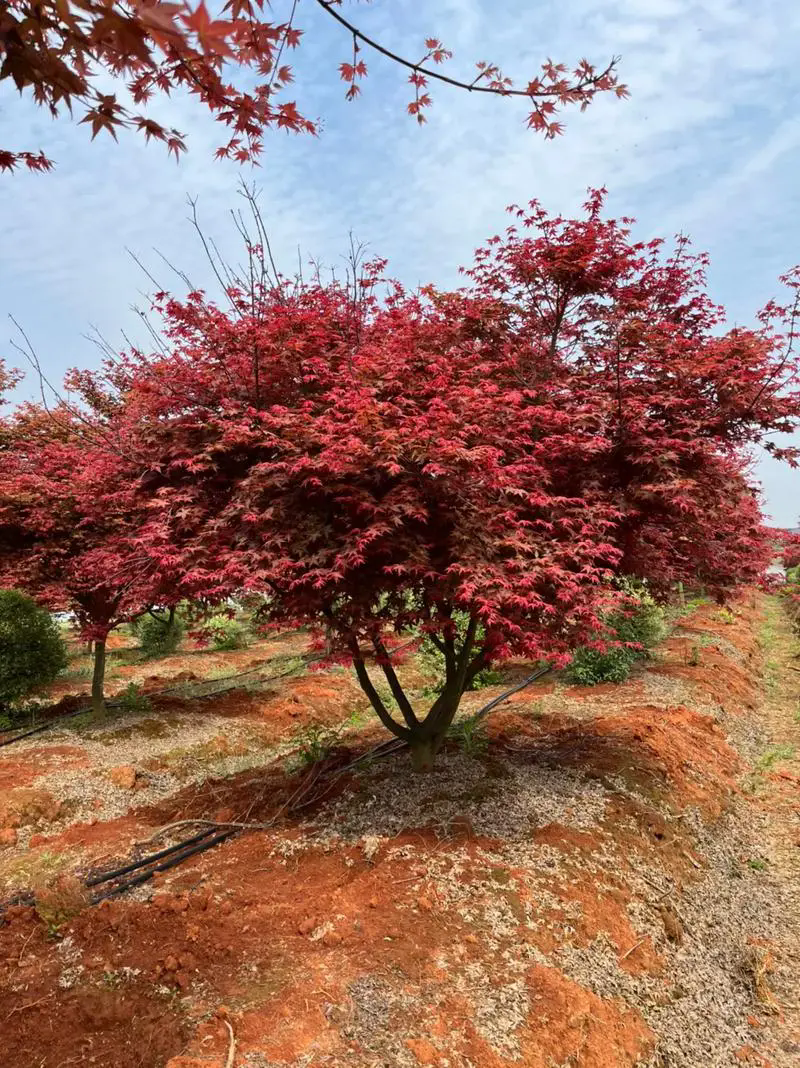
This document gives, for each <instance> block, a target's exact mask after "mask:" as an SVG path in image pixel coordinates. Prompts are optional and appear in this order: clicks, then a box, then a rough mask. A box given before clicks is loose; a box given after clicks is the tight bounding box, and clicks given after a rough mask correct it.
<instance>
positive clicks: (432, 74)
mask: <svg viewBox="0 0 800 1068" xmlns="http://www.w3.org/2000/svg"><path fill="white" fill-rule="evenodd" d="M317 3H318V4H319V6H320V7H321V8H322V10H323V11H326V12H327V13H328V14H329V15H330V16H331V18H332V19H335V20H336V21H337V22H338V23H339V24H340V25H342V26H344V28H345V29H346V30H347V31H348V33H351V34H352V35H353V37H354V38H357V39H358V40H359V41H363V42H364V44H365V45H367V46H368V47H369V48H372V49H373V50H374V51H376V52H380V54H381V55H382V56H386V58H387V59H391V60H392V61H393V62H394V63H399V64H400V66H401V67H407V68H408V70H410V71H413V72H414V73H415V74H423V75H424V76H425V77H426V78H435V79H436V81H439V82H444V83H445V84H446V85H452V86H455V88H456V89H466V90H467V92H470V93H491V94H492V95H493V96H524V97H525V98H526V99H528V100H534V99H535V98H536V97H551V96H556V97H560V96H561V95H562V93H561V91H559V90H557V89H554V88H553V89H548V88H546V87H544V86H543V87H542V88H541V89H539V90H537V91H536V92H533V93H532V92H529V91H528V90H527V89H511V88H508V87H500V86H493V85H478V84H476V83H477V79H475V80H474V81H472V82H463V81H460V80H459V79H458V78H451V77H449V75H447V74H442V73H441V72H440V71H437V70H434V69H433V68H431V67H424V66H422V64H420V63H413V62H412V61H411V60H410V59H404V58H403V56H399V55H398V54H397V53H396V52H392V51H391V50H390V49H388V48H386V47H385V46H384V45H382V44H380V43H379V42H378V41H375V40H373V39H372V38H371V37H367V35H366V34H364V33H362V32H361V30H359V29H358V27H357V26H354V25H353V23H352V22H349V21H348V20H347V19H346V18H345V17H344V15H341V14H340V13H339V12H338V11H337V10H336V9H335V7H334V6H333V4H334V0H317ZM618 62H619V56H613V57H612V59H611V62H610V63H609V64H608V66H607V67H606V68H605V70H603V71H602V72H601V73H600V74H591V75H587V77H585V78H583V79H581V81H579V82H576V83H575V85H572V86H570V87H569V91H570V92H572V93H575V92H586V91H589V92H591V91H592V89H593V87H594V86H595V85H596V84H597V83H598V82H601V81H602V80H603V79H604V78H608V77H609V76H610V75H611V73H612V71H613V70H614V69H615V67H616V65H617V63H618ZM478 77H479V78H480V77H483V72H481V74H480V75H478Z"/></svg>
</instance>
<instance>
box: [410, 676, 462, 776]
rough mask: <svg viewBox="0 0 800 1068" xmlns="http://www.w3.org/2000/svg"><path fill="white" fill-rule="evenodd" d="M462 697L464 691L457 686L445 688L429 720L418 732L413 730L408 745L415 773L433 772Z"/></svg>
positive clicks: (429, 715)
mask: <svg viewBox="0 0 800 1068" xmlns="http://www.w3.org/2000/svg"><path fill="white" fill-rule="evenodd" d="M462 696H463V690H462V689H460V688H459V687H458V685H457V684H451V685H450V686H449V687H445V689H444V690H443V691H442V693H441V694H440V696H439V698H438V700H437V701H436V703H435V704H434V706H433V708H432V709H431V711H430V712H429V713H428V716H427V718H426V719H425V720H423V722H422V723H421V724H420V726H419V728H418V729H417V730H412V732H411V733H412V737H411V739H410V741H409V743H408V745H409V749H410V750H411V766H412V768H413V769H414V771H417V772H429V771H433V764H434V761H435V759H436V754H437V753H438V752H439V750H440V749H441V748H442V745H443V744H444V742H445V739H446V738H447V732H448V731H449V730H450V726H451V724H452V722H453V720H454V719H455V715H456V712H457V711H458V706H459V705H460V704H461V698H462Z"/></svg>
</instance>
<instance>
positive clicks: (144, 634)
mask: <svg viewBox="0 0 800 1068" xmlns="http://www.w3.org/2000/svg"><path fill="white" fill-rule="evenodd" d="M132 629H133V631H134V633H135V635H136V637H137V638H138V640H139V648H140V649H141V650H142V652H143V653H144V655H145V656H148V657H149V656H167V655H168V654H169V653H174V652H175V650H176V649H177V648H178V646H179V645H180V644H181V640H182V639H183V635H184V633H185V627H184V625H183V620H182V619H181V617H180V616H179V615H177V613H176V615H175V616H174V618H173V620H172V622H171V623H170V621H169V619H168V618H167V617H161V616H152V615H150V613H149V612H146V613H145V614H144V615H143V616H140V617H139V618H138V619H137V620H136V621H135V624H134V625H133V626H132Z"/></svg>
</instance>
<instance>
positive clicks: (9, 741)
mask: <svg viewBox="0 0 800 1068" xmlns="http://www.w3.org/2000/svg"><path fill="white" fill-rule="evenodd" d="M323 659H324V656H316V657H312V658H311V659H309V660H307V661H306V666H307V665H308V664H314V663H316V662H317V661H318V660H323ZM263 669H264V665H263V664H259V665H258V667H254V668H250V669H249V670H247V671H239V672H237V673H236V674H235V675H226V676H225V677H224V678H221V679H205V680H204V679H197V685H202V684H203V682H217V683H220V682H230V680H231V679H240V678H243V677H244V676H245V675H253V674H254V673H255V672H256V671H263ZM294 674H295V669H294V668H292V669H291V670H289V671H281V672H279V673H278V674H277V675H270V677H269V678H267V679H264V680H263V681H264V682H276V681H277V680H278V679H285V678H287V677H288V676H290V675H294ZM183 685H185V684H179V685H178V686H168V687H166V688H165V689H163V690H151V691H150V692H149V693H146V694H144V696H145V697H147V698H150V697H160V696H161V695H162V694H165V693H172V692H173V691H174V690H179V689H181V688H182V686H183ZM224 692H225V691H224V689H220V690H213V691H212V692H211V693H206V694H199V695H198V696H197V698H195V700H203V699H204V698H207V697H217V696H219V694H220V693H224ZM106 703H107V705H108V707H109V708H115V707H116V706H117V705H118V704H119V701H108V702H106ZM85 712H91V708H89V707H88V706H87V707H86V708H78V709H76V710H75V711H74V712H67V713H66V714H65V715H63V716H54V717H53V718H52V719H50V720H48V721H47V722H46V723H41V724H39V726H38V727H32V728H31V729H30V730H26V731H23V732H22V734H15V735H14V737H13V738H4V739H3V740H2V741H0V749H2V748H3V746H6V745H13V744H14V742H21V741H22V739H23V738H30V737H31V736H32V735H34V734H40V733H41V732H42V731H46V730H49V729H50V728H51V727H55V726H57V725H58V724H59V723H63V722H64V720H68V719H74V718H75V717H76V716H82V715H83V714H84V713H85ZM12 729H13V728H9V730H12ZM3 733H6V732H5V731H0V734H3Z"/></svg>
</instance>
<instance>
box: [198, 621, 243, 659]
mask: <svg viewBox="0 0 800 1068" xmlns="http://www.w3.org/2000/svg"><path fill="white" fill-rule="evenodd" d="M203 630H204V631H205V632H206V633H207V634H208V635H209V636H210V638H211V641H212V642H213V643H214V648H215V649H219V650H220V651H223V650H226V649H246V648H247V627H245V625H244V624H243V623H240V622H239V620H238V619H231V617H230V616H223V615H219V616H212V617H211V619H209V620H208V622H207V623H205V624H204V625H203Z"/></svg>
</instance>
